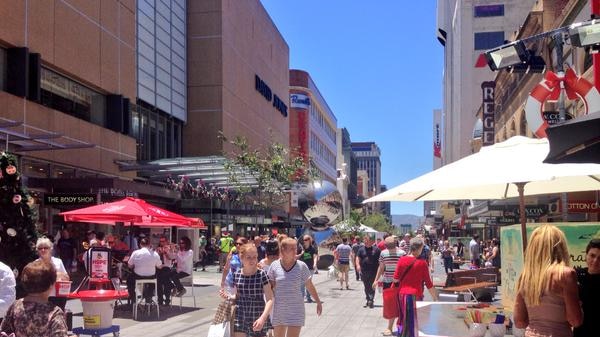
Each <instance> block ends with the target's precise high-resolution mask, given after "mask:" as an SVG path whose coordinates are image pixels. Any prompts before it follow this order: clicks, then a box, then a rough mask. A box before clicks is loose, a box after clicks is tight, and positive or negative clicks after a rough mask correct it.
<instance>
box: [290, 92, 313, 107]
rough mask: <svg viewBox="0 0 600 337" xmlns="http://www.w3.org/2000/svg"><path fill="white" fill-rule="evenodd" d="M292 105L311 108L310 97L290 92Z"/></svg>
mask: <svg viewBox="0 0 600 337" xmlns="http://www.w3.org/2000/svg"><path fill="white" fill-rule="evenodd" d="M290 106H291V107H292V108H301V109H308V108H310V97H308V96H306V95H303V94H290Z"/></svg>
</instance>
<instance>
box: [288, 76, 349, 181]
mask: <svg viewBox="0 0 600 337" xmlns="http://www.w3.org/2000/svg"><path fill="white" fill-rule="evenodd" d="M290 104H291V109H290V124H289V127H290V148H291V149H292V150H294V151H297V153H298V155H300V156H301V157H303V158H304V160H305V161H307V162H308V160H309V158H310V160H312V164H313V165H314V166H315V168H316V169H317V170H318V171H319V173H320V175H321V177H322V178H323V179H326V180H328V181H330V182H332V183H334V184H335V183H336V179H337V169H338V168H340V167H338V166H337V162H336V157H337V152H338V145H337V142H338V140H337V136H336V133H337V118H336V117H335V114H334V113H333V111H332V110H331V108H329V105H327V101H326V100H325V98H324V97H323V96H322V95H321V93H320V92H319V88H317V86H316V84H315V83H314V82H313V80H312V78H311V77H310V75H309V74H308V73H307V72H306V71H303V70H296V69H292V70H290Z"/></svg>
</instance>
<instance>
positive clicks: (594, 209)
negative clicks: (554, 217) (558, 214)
mask: <svg viewBox="0 0 600 337" xmlns="http://www.w3.org/2000/svg"><path fill="white" fill-rule="evenodd" d="M560 205H561V201H560V200H559V208H558V210H559V211H560V210H561V209H562V207H560ZM567 205H568V213H600V203H599V202H596V201H595V200H569V201H568V202H567Z"/></svg>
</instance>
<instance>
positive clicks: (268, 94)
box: [254, 75, 288, 117]
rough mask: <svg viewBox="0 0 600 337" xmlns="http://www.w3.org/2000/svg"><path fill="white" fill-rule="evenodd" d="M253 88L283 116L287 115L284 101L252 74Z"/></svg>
mask: <svg viewBox="0 0 600 337" xmlns="http://www.w3.org/2000/svg"><path fill="white" fill-rule="evenodd" d="M254 89H256V91H258V92H259V93H260V94H261V95H262V96H263V97H264V98H265V99H266V100H267V101H268V102H273V107H275V109H277V111H279V112H280V113H281V114H282V115H283V117H287V115H288V112H287V105H286V104H285V102H284V101H283V100H282V99H281V98H279V96H277V95H274V94H273V91H271V88H270V87H269V86H268V85H267V83H265V81H263V80H262V79H261V78H260V77H259V76H258V75H254Z"/></svg>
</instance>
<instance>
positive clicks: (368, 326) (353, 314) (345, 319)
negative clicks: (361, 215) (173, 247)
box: [67, 259, 467, 337]
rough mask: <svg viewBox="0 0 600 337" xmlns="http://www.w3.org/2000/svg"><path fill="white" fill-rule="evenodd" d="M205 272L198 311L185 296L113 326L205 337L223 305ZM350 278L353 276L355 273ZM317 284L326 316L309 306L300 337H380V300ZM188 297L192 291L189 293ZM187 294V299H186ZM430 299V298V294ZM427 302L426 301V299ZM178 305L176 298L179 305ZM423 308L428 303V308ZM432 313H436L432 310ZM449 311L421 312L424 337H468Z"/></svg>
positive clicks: (120, 315)
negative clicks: (371, 304)
mask: <svg viewBox="0 0 600 337" xmlns="http://www.w3.org/2000/svg"><path fill="white" fill-rule="evenodd" d="M439 265H440V263H439V261H438V260H437V259H436V271H435V273H434V278H436V279H438V280H440V281H442V280H443V278H444V275H443V270H442V269H443V268H440V266H439ZM208 270H209V271H207V272H195V273H194V283H195V284H196V288H195V292H196V301H197V304H198V307H199V308H197V309H194V308H193V302H192V298H191V297H184V300H183V306H184V308H183V310H180V309H179V306H178V305H177V306H172V307H170V308H167V309H165V310H162V311H161V318H160V320H156V318H155V317H151V318H143V319H141V320H140V321H134V320H133V319H132V318H131V313H130V312H128V311H120V310H117V311H116V312H115V317H116V318H115V319H114V320H113V324H119V325H121V336H124V337H142V336H143V337H148V336H165V337H166V336H182V337H186V336H195V337H197V336H206V335H207V333H208V328H209V325H210V322H211V320H212V318H213V316H214V313H215V311H216V307H217V305H218V303H219V298H218V295H217V289H218V284H219V283H220V274H219V273H217V272H216V267H210V268H209V269H208ZM351 276H353V275H352V272H351ZM314 282H315V284H316V287H317V291H318V292H319V296H320V297H321V300H322V301H323V314H322V316H321V317H317V315H316V305H315V304H314V303H309V304H306V325H305V327H304V328H303V329H302V333H301V337H324V336H328V337H333V336H343V337H371V336H381V335H382V334H381V332H382V331H383V330H384V329H385V327H386V325H387V323H386V320H385V319H383V318H382V315H381V313H382V308H381V295H380V294H377V296H376V301H375V308H373V309H369V308H363V305H364V304H365V300H364V292H363V285H362V282H356V281H355V280H354V278H353V277H351V284H350V288H351V289H350V290H339V284H338V283H336V282H335V280H328V279H327V273H326V272H323V271H321V272H320V273H319V274H317V275H315V276H314ZM188 293H189V290H188ZM187 295H188V294H186V296H187ZM427 296H428V294H427ZM426 300H427V297H426ZM175 303H176V304H178V303H179V301H178V299H177V300H175ZM424 305H425V306H426V305H427V303H425V304H424ZM67 308H69V309H71V310H72V311H73V313H74V317H73V326H74V327H77V326H82V324H83V322H82V317H81V304H80V303H79V301H73V300H70V301H69V303H68V305H67ZM433 308H437V309H435V310H433ZM451 312H452V310H449V306H435V307H432V310H429V309H427V308H425V309H420V310H419V315H421V316H419V321H420V322H421V321H422V322H424V326H422V328H423V329H422V330H424V331H425V332H427V333H430V334H431V335H428V334H422V336H438V335H444V336H446V335H447V336H466V335H467V330H466V326H465V325H464V323H463V322H462V320H461V319H459V318H456V317H454V316H451V315H450V314H449V313H451Z"/></svg>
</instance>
